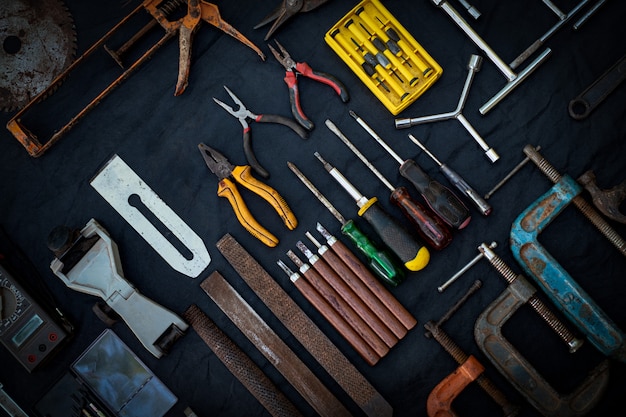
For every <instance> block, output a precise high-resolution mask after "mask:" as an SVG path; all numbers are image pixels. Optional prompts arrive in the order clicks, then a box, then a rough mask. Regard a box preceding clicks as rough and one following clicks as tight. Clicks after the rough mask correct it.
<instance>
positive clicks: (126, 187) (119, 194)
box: [91, 155, 211, 278]
mask: <svg viewBox="0 0 626 417" xmlns="http://www.w3.org/2000/svg"><path fill="white" fill-rule="evenodd" d="M91 186H92V187H93V188H94V189H95V190H96V191H97V192H98V193H99V194H100V195H101V196H102V197H103V198H104V199H105V200H106V201H107V202H108V203H109V204H110V205H111V206H112V207H113V208H114V209H115V210H116V211H117V212H118V213H119V214H120V215H121V216H122V217H123V218H124V219H125V220H126V221H127V222H128V223H129V224H130V225H131V226H132V227H133V228H134V229H135V230H136V231H137V233H139V234H140V235H141V236H142V237H143V238H144V239H145V240H146V242H148V243H149V244H150V246H152V247H153V248H154V250H156V251H157V253H158V254H159V255H161V257H162V258H163V259H164V260H165V261H166V262H167V263H168V264H169V265H170V266H171V267H172V268H174V269H175V270H176V271H178V272H180V273H182V274H185V275H187V276H189V277H191V278H196V277H197V276H198V275H200V273H202V271H204V270H205V269H206V267H207V266H208V265H209V263H210V262H211V256H210V255H209V252H208V251H207V249H206V246H205V245H204V242H203V241H202V239H200V237H199V236H198V235H197V234H196V233H195V232H194V231H193V230H191V228H190V227H189V226H188V225H187V224H186V223H185V222H184V221H183V220H181V218H180V217H178V215H177V214H176V213H174V211H173V210H172V209H171V208H170V207H169V206H168V205H167V204H165V203H164V202H163V200H162V199H161V198H160V197H159V196H158V195H157V194H156V193H155V192H154V191H152V189H151V188H150V187H149V186H148V185H147V184H146V183H145V182H144V181H143V180H142V179H141V178H140V177H139V176H138V175H137V174H136V173H135V171H133V170H132V169H131V168H130V167H129V166H128V165H127V164H126V162H124V161H123V160H122V158H120V157H119V156H118V155H115V156H113V158H111V159H110V160H109V161H108V162H107V163H106V164H105V166H104V167H103V168H102V169H101V170H100V172H98V174H97V175H96V176H95V177H94V178H93V179H92V180H91ZM134 195H137V196H139V198H140V199H141V202H142V203H143V205H144V206H145V208H147V209H148V210H149V211H150V212H151V213H152V214H153V215H154V216H155V217H156V218H157V219H158V220H159V221H160V222H161V223H162V224H163V225H164V226H165V227H166V228H167V229H169V231H171V232H172V234H173V235H174V236H175V237H176V238H177V239H178V241H179V242H180V243H182V244H183V245H184V246H185V247H186V248H187V250H188V251H189V252H190V253H191V255H192V256H191V258H190V259H189V258H188V257H185V256H184V255H183V254H182V253H181V252H180V251H179V250H178V249H176V247H175V246H174V245H173V244H172V243H171V242H170V241H169V240H168V239H167V238H166V237H165V236H163V234H162V233H161V232H160V231H159V230H158V229H157V228H156V227H155V226H154V225H153V224H152V223H151V222H150V220H148V219H147V218H146V216H145V215H144V214H143V213H141V211H140V210H139V209H138V208H137V207H134V206H133V205H131V204H130V202H129V198H130V197H131V196H134Z"/></svg>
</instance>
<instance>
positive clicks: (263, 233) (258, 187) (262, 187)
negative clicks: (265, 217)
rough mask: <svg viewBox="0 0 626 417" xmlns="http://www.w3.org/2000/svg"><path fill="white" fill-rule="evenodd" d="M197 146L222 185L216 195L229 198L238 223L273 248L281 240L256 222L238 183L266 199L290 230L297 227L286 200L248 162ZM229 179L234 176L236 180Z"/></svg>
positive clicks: (203, 145)
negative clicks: (256, 175)
mask: <svg viewBox="0 0 626 417" xmlns="http://www.w3.org/2000/svg"><path fill="white" fill-rule="evenodd" d="M198 149H199V150H200V153H201V154H202V157H203V158H204V161H205V162H206V164H207V166H208V167H209V170H211V172H212V173H214V174H215V175H217V178H218V179H219V185H218V189H217V195H218V196H220V197H224V198H226V199H227V200H228V201H229V202H230V205H231V206H232V208H233V211H234V212H235V216H237V220H238V221H239V223H240V224H241V225H242V226H243V227H244V228H245V229H246V230H247V231H248V232H249V233H250V234H251V235H252V236H254V237H256V238H257V239H259V240H260V241H261V242H263V243H265V244H266V245H267V246H269V247H271V248H273V247H274V246H276V245H277V244H278V239H277V238H276V236H274V235H273V234H272V233H270V232H269V231H268V230H267V229H266V228H264V227H263V226H261V224H259V222H257V221H256V219H255V218H254V216H253V215H252V213H250V210H249V209H248V206H246V203H245V202H244V200H243V198H242V197H241V194H240V193H239V190H238V189H237V185H236V183H239V184H241V185H242V186H244V187H245V188H247V189H248V190H250V191H252V192H253V193H255V194H257V195H258V196H259V197H261V198H262V199H264V200H265V201H267V202H268V203H269V204H270V205H271V206H272V207H273V208H274V210H275V211H276V213H278V215H279V216H280V218H281V219H282V220H283V223H284V224H285V226H287V228H288V229H289V230H293V229H295V228H296V226H298V220H297V219H296V217H295V215H294V214H293V212H292V211H291V208H289V205H287V202H286V201H285V199H284V198H283V197H282V196H281V195H280V194H279V193H278V191H276V190H275V189H274V188H272V187H270V186H269V185H267V184H264V183H262V182H261V181H259V180H257V179H256V178H254V177H253V176H252V174H251V172H250V171H251V168H250V166H249V165H241V166H234V165H232V164H231V163H230V162H228V159H226V157H225V156H224V155H222V154H221V153H219V152H218V151H216V150H215V149H213V148H211V147H209V146H207V145H205V144H204V143H200V144H199V145H198ZM230 178H232V179H234V180H235V181H234V182H233V181H232V180H231V179H230Z"/></svg>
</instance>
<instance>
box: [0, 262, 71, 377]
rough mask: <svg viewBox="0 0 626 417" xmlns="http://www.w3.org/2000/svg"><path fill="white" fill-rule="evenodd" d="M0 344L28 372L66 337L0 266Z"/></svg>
mask: <svg viewBox="0 0 626 417" xmlns="http://www.w3.org/2000/svg"><path fill="white" fill-rule="evenodd" d="M0 319H1V320H2V321H1V322H0V323H1V324H0V342H2V344H3V345H4V346H5V347H6V348H7V349H8V350H9V351H10V352H11V354H13V356H14V357H15V358H16V359H17V360H18V361H19V362H20V363H21V364H22V365H24V367H25V368H26V369H27V370H28V372H31V371H32V370H33V369H35V368H36V367H37V365H39V364H40V363H41V362H42V361H43V360H44V359H46V358H47V357H48V356H49V355H50V354H51V353H52V352H53V351H54V350H55V348H56V347H58V346H59V345H60V344H61V342H62V341H64V340H65V339H66V338H67V337H68V334H67V332H66V331H65V330H64V329H63V328H62V327H61V326H59V325H58V324H57V323H56V322H55V321H54V320H52V318H51V317H50V315H49V314H48V313H46V311H45V310H44V309H43V308H41V306H39V305H38V304H37V303H36V302H35V301H34V300H33V299H32V298H31V297H30V296H29V295H28V294H27V293H26V291H24V289H23V288H22V286H21V285H20V284H19V283H18V282H17V281H16V280H15V278H14V277H13V276H12V275H10V274H9V272H8V271H7V270H6V269H4V267H2V265H0Z"/></svg>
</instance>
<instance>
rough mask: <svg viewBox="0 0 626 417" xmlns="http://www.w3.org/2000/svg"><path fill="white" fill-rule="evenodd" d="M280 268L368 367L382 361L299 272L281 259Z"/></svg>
mask: <svg viewBox="0 0 626 417" xmlns="http://www.w3.org/2000/svg"><path fill="white" fill-rule="evenodd" d="M277 264H278V266H279V267H280V268H281V269H282V270H283V272H285V274H287V276H288V277H289V279H290V280H291V282H293V284H294V286H295V287H296V288H297V289H298V291H300V293H301V294H302V295H303V296H304V298H306V299H307V300H308V301H309V302H310V303H311V305H312V306H313V307H315V309H316V310H317V311H318V312H319V313H320V314H321V315H322V316H323V317H324V318H325V319H326V320H327V321H328V322H329V323H330V324H331V325H332V326H333V328H334V329H335V330H337V331H338V332H339V334H341V336H343V338H344V339H345V340H346V341H347V342H348V343H349V344H350V346H352V348H353V349H354V350H355V351H356V352H357V353H358V354H359V355H361V357H362V358H363V360H365V362H367V364H368V365H370V366H374V365H376V363H378V361H379V360H380V356H378V354H377V353H376V352H375V351H374V349H372V348H371V347H370V346H369V345H368V344H367V342H366V341H365V340H363V338H362V337H361V336H359V334H358V333H357V332H356V331H355V330H354V329H353V328H352V327H350V324H348V322H347V321H346V320H344V319H343V318H342V317H341V316H340V315H339V314H338V313H337V312H336V311H335V310H334V309H333V308H332V307H331V306H330V304H328V302H327V301H326V300H325V299H324V297H322V296H321V295H320V293H319V292H317V291H316V290H315V288H313V286H312V285H311V284H310V283H308V282H307V280H306V279H304V278H302V277H301V276H300V274H298V273H297V272H293V271H292V270H291V269H289V267H288V266H287V265H285V263H284V262H283V261H281V260H280V259H279V260H278V262H277Z"/></svg>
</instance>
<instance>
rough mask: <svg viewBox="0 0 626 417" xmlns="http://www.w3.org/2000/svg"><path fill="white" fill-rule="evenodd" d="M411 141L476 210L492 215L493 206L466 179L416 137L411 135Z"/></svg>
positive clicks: (485, 214)
mask: <svg viewBox="0 0 626 417" xmlns="http://www.w3.org/2000/svg"><path fill="white" fill-rule="evenodd" d="M409 139H411V141H412V142H413V143H414V144H416V145H417V146H419V148H420V149H421V150H423V151H424V153H426V155H428V156H429V157H430V158H431V159H432V160H433V161H435V163H436V164H437V166H439V169H440V170H441V172H442V173H443V175H445V176H446V178H447V179H448V181H450V183H451V184H452V185H454V186H455V187H456V189H457V190H459V191H460V192H462V193H463V194H464V195H466V196H467V198H469V199H470V201H471V202H472V203H474V206H476V208H477V209H478V210H479V211H480V212H481V213H482V214H483V215H484V216H488V215H489V214H491V206H490V205H489V204H488V203H487V202H486V201H485V200H484V199H483V198H482V197H481V196H480V194H478V193H477V192H476V190H474V189H473V188H472V187H471V186H470V185H469V184H468V183H467V182H466V181H465V180H464V179H463V177H461V176H460V175H459V174H457V173H456V171H454V170H453V169H452V168H450V167H449V166H448V165H446V164H442V163H441V162H440V161H439V160H438V159H437V158H435V155H433V154H432V153H431V152H430V151H429V150H428V149H426V147H425V146H424V145H423V144H422V143H421V142H420V141H419V140H417V139H416V138H415V136H413V135H411V134H409Z"/></svg>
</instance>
